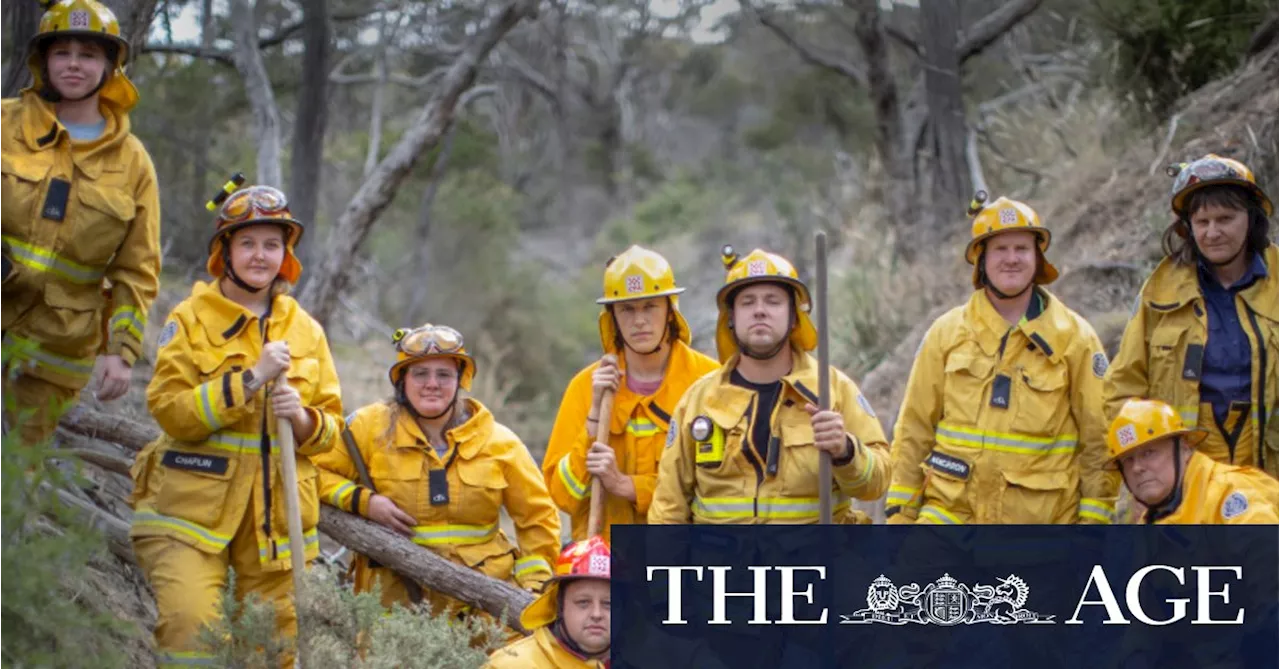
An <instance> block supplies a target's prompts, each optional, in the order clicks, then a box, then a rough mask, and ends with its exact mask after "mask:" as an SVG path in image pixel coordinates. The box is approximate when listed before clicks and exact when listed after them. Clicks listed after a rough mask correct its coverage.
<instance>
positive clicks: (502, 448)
mask: <svg viewBox="0 0 1280 669" xmlns="http://www.w3.org/2000/svg"><path fill="white" fill-rule="evenodd" d="M395 345H396V358H397V359H396V362H395V364H394V365H392V366H391V369H390V372H389V377H390V380H391V385H392V387H393V388H394V390H395V395H394V396H393V397H392V398H391V399H388V400H386V401H384V402H378V403H376V404H370V405H368V406H365V407H362V408H360V409H359V410H358V411H356V412H355V413H353V414H351V415H350V416H349V417H348V419H347V427H346V431H345V432H344V433H343V435H342V439H343V441H344V442H345V443H344V444H343V445H340V446H339V447H337V448H335V449H333V450H332V451H330V452H328V453H326V454H324V455H322V456H320V457H318V458H316V464H317V465H318V466H319V467H320V490H321V498H322V499H323V501H324V502H325V503H327V504H331V505H333V506H335V507H337V508H339V509H342V510H343V511H348V512H351V513H356V514H359V515H362V516H365V517H366V518H370V519H372V520H374V521H377V522H378V523H381V524H382V525H385V526H387V527H389V528H391V529H392V530H395V531H396V532H399V533H400V534H403V535H404V536H406V537H409V538H410V539H412V540H413V541H414V543H417V544H419V545H421V546H426V547H427V548H430V549H431V550H433V551H435V552H436V553H437V554H439V555H440V556H442V557H444V558H447V559H449V560H451V561H453V562H456V563H458V564H461V565H464V566H466V567H469V568H471V569H475V570H476V571H479V572H482V573H484V574H485V575H487V576H490V577H492V578H496V579H498V580H502V581H508V582H514V583H515V584H517V585H519V586H520V587H522V588H525V589H526V590H530V591H537V590H539V589H540V588H541V587H542V584H543V583H544V582H545V581H546V580H547V579H549V578H550V577H551V564H552V561H554V560H555V559H556V554H557V549H558V548H559V547H560V517H559V515H558V514H557V513H556V509H555V505H554V504H553V503H552V502H551V497H550V496H549V495H548V494H547V489H546V486H545V485H544V484H543V482H542V475H541V472H539V471H538V466H537V465H536V464H534V461H533V457H532V456H531V455H529V450H528V449H527V448H526V447H525V445H524V444H523V443H522V442H521V441H520V438H519V437H517V436H516V435H515V433H513V432H512V431H511V430H509V429H507V428H506V427H505V426H503V425H502V424H500V423H498V422H497V421H496V420H495V419H494V417H493V414H491V413H489V410H488V409H486V408H485V406H484V405H483V404H481V403H480V402H478V401H477V400H475V399H474V398H471V397H467V396H466V395H465V392H466V391H469V390H471V381H472V379H473V378H474V377H475V373H476V363H475V360H474V359H473V358H472V357H471V356H470V355H469V354H468V353H467V350H466V348H465V347H464V345H463V339H462V335H461V334H459V333H458V331H456V330H454V329H453V328H450V327H446V326H443V325H430V324H427V325H423V326H422V327H419V328H416V329H413V330H400V331H398V332H397V333H396V341H395ZM362 470H364V471H365V472H367V474H368V477H369V478H368V480H367V481H366V480H365V477H364V476H363V475H362V473H361V471H362ZM504 508H505V509H506V511H507V514H508V515H509V516H510V517H511V520H512V521H513V522H514V524H515V532H516V542H515V544H514V545H513V544H512V542H511V540H510V539H509V538H508V537H507V535H506V533H505V532H504V531H503V530H502V529H501V528H500V527H499V526H498V522H499V517H500V515H501V512H502V509H504ZM375 581H377V582H378V583H380V584H381V588H382V600H383V603H384V604H386V605H388V606H390V605H391V604H392V603H396V602H398V603H401V604H409V603H416V602H417V601H419V600H420V599H421V600H424V601H427V602H428V603H430V605H431V607H432V610H433V611H444V610H448V611H450V612H453V613H460V612H462V611H463V610H464V605H463V604H462V603H461V602H458V601H457V600H454V599H452V598H449V597H447V596H445V595H443V594H441V593H435V592H430V593H426V594H425V596H424V595H423V593H421V592H419V589H418V586H417V585H416V584H413V583H411V582H407V581H404V580H401V579H400V578H399V577H397V576H396V574H395V573H394V572H392V571H390V570H388V569H386V568H383V567H381V566H379V565H376V564H372V563H371V562H370V561H369V559H368V558H367V557H364V556H360V557H358V558H357V560H356V563H355V587H356V591H357V592H365V591H369V590H371V589H372V587H373V584H374V582H375Z"/></svg>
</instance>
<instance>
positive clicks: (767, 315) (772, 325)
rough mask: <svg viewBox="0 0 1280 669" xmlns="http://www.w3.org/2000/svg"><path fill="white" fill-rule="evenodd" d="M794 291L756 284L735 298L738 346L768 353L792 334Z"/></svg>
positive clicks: (744, 289)
mask: <svg viewBox="0 0 1280 669" xmlns="http://www.w3.org/2000/svg"><path fill="white" fill-rule="evenodd" d="M790 325H791V292H790V291H788V290H787V289H786V288H784V287H782V286H780V285H778V284H776V283H757V284H754V285H750V286H747V287H746V288H743V289H742V290H739V291H738V294H737V295H736V296H734V299H733V331H734V333H735V334H734V336H735V337H737V339H738V346H740V347H742V348H745V349H747V350H749V351H751V352H753V353H756V352H758V353H762V354H767V353H768V351H770V350H772V349H774V348H775V347H777V345H778V342H781V341H782V340H783V339H786V338H787V336H788V335H790V334H791V328H790Z"/></svg>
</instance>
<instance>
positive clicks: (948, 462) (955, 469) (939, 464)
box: [925, 451, 969, 481]
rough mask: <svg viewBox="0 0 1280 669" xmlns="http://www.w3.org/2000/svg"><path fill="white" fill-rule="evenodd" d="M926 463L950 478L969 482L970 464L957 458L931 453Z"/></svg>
mask: <svg viewBox="0 0 1280 669" xmlns="http://www.w3.org/2000/svg"><path fill="white" fill-rule="evenodd" d="M925 462H926V463H928V464H929V466H930V467H933V468H934V469H935V470H937V471H940V472H942V473H943V474H946V475H948V476H954V477H956V478H959V479H963V480H966V481H967V480H969V463H967V462H965V461H964V460H961V459H960V458H957V457H952V456H950V455H947V454H946V453H939V452H937V451H931V452H930V453H929V457H928V458H926V459H925Z"/></svg>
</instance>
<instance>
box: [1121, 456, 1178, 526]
mask: <svg viewBox="0 0 1280 669" xmlns="http://www.w3.org/2000/svg"><path fill="white" fill-rule="evenodd" d="M1120 478H1121V479H1124V485H1125V487H1126V488H1128V487H1129V480H1128V479H1127V478H1126V477H1125V475H1124V469H1123V468H1121V470H1120ZM1130 492H1132V489H1131V490H1130ZM1137 497H1138V496H1137V495H1134V499H1137ZM1181 499H1182V437H1176V438H1175V439H1174V440H1173V488H1171V489H1170V490H1169V494H1167V495H1165V496H1164V499H1162V500H1160V501H1159V502H1156V503H1155V504H1147V503H1146V502H1142V500H1140V499H1139V500H1138V501H1139V502H1142V503H1143V504H1145V505H1146V507H1147V518H1146V521H1147V523H1148V524H1151V523H1154V522H1155V521H1157V520H1159V519H1161V518H1164V517H1165V516H1167V515H1169V514H1170V513H1173V510H1174V509H1176V508H1177V506H1178V503H1179V502H1180V501H1181Z"/></svg>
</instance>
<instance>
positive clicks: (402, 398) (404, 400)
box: [396, 375, 458, 420]
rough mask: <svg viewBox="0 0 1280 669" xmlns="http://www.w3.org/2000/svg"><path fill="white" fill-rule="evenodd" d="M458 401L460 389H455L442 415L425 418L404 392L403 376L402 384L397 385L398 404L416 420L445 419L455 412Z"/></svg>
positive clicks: (401, 378)
mask: <svg viewBox="0 0 1280 669" xmlns="http://www.w3.org/2000/svg"><path fill="white" fill-rule="evenodd" d="M457 401H458V389H457V388H454V389H453V397H451V398H450V399H449V403H448V404H446V405H445V407H444V410H443V411H441V412H440V413H438V414H436V415H434V416H424V415H422V414H421V413H419V412H418V410H417V409H416V408H414V406H413V402H410V401H409V396H408V395H407V394H405V392H404V376H403V375H401V377H400V382H399V383H397V384H396V402H397V403H398V404H399V405H400V406H402V407H404V408H405V409H407V410H408V411H409V414H410V415H412V416H413V417H414V418H421V419H423V420H436V419H438V418H443V417H444V416H446V415H448V414H449V412H450V411H453V405H454V404H455V403H456V402H457Z"/></svg>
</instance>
